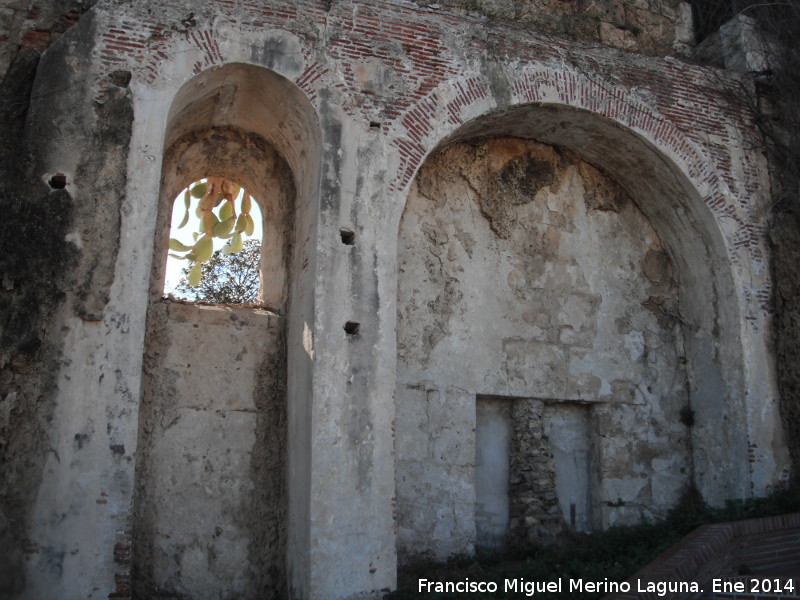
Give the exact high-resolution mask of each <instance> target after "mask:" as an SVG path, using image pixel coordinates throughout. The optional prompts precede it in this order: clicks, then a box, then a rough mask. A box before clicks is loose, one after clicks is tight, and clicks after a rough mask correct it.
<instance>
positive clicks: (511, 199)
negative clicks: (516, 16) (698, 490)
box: [397, 138, 692, 558]
mask: <svg viewBox="0 0 800 600" xmlns="http://www.w3.org/2000/svg"><path fill="white" fill-rule="evenodd" d="M399 246H400V249H399V263H398V272H399V278H398V320H397V331H398V391H397V411H398V427H397V442H398V443H397V456H398V459H397V465H398V468H397V478H398V484H397V487H398V499H399V500H398V521H399V527H400V531H402V532H403V535H402V536H401V538H400V543H401V544H402V545H404V546H407V547H408V549H409V551H411V550H410V549H411V548H415V549H416V551H418V552H421V553H424V552H425V551H428V550H431V551H432V552H434V554H436V555H437V556H438V557H440V558H441V552H442V551H441V549H440V548H438V547H437V549H436V550H435V551H434V550H432V548H433V547H432V546H430V545H428V544H434V543H436V544H439V545H442V544H444V545H446V544H447V542H446V541H445V540H448V539H449V544H450V545H449V546H448V551H449V552H450V553H452V554H456V553H460V552H468V551H470V549H471V544H472V543H474V538H472V537H471V536H470V533H466V534H464V533H455V532H456V531H460V530H461V529H463V528H467V529H468V528H469V525H466V524H468V523H470V522H471V521H472V520H474V515H475V508H474V507H473V506H472V505H471V503H470V502H469V500H468V498H469V496H470V490H469V488H470V486H471V485H472V484H473V479H472V478H471V474H472V468H473V466H474V454H470V453H469V452H465V451H464V448H467V447H468V444H469V442H468V441H467V440H466V439H465V438H469V437H471V436H472V435H473V434H472V433H471V432H470V431H469V428H468V427H459V425H458V424H459V423H461V422H468V421H469V419H470V418H473V419H474V412H475V396H476V395H489V396H505V397H515V398H520V399H523V398H534V399H539V400H548V401H551V402H564V403H589V404H592V405H594V406H595V408H596V409H597V412H593V416H592V417H590V418H591V419H592V420H593V421H594V420H595V419H598V420H600V419H602V420H603V421H604V423H603V425H602V426H600V431H602V436H601V440H602V441H598V443H599V448H598V456H597V457H596V459H595V460H596V465H597V469H598V471H597V473H596V477H598V478H599V481H600V483H599V488H598V489H596V490H595V492H594V498H593V500H592V503H593V508H592V511H593V512H596V513H597V519H596V521H597V526H598V527H600V526H608V525H610V524H621V523H626V522H627V523H633V522H636V521H637V520H638V519H641V518H643V517H652V516H653V515H654V514H658V513H659V511H663V510H665V509H667V508H669V507H670V506H671V505H673V504H674V503H675V502H676V501H677V499H678V497H679V496H680V494H681V493H682V492H683V491H684V490H685V489H686V485H687V483H688V482H689V481H691V477H692V474H691V459H690V447H689V444H690V442H689V430H688V428H687V427H686V425H684V424H683V423H681V420H680V417H679V415H680V411H681V409H684V408H685V409H686V410H689V404H688V394H687V386H688V383H687V376H686V372H685V370H684V364H685V362H686V360H685V356H684V348H683V332H682V323H681V318H680V316H679V312H680V310H679V308H678V299H679V298H678V296H679V290H678V284H677V283H676V281H675V279H673V269H672V263H671V260H670V259H669V256H668V255H667V254H666V252H665V251H664V249H663V247H662V245H661V242H660V240H659V238H658V235H657V234H656V232H655V231H654V229H653V227H652V225H651V224H650V223H649V222H648V220H647V219H646V218H645V217H644V215H643V214H642V213H641V211H640V210H639V209H638V208H637V207H636V205H635V203H634V202H633V201H632V199H631V198H630V196H629V195H628V194H627V193H625V192H624V190H622V189H621V188H620V187H619V186H618V185H617V184H616V183H615V182H614V181H613V180H611V179H610V178H608V177H607V176H604V175H603V174H602V173H601V172H599V171H598V170H597V169H596V168H594V167H592V166H591V165H588V164H587V163H585V162H583V161H581V160H580V159H579V158H578V157H576V156H575V155H573V154H572V153H570V152H565V151H560V150H559V149H557V148H554V147H552V146H545V145H543V144H538V143H535V142H530V141H525V140H520V139H515V138H492V139H484V140H475V141H473V142H470V143H465V142H462V143H458V144H454V145H452V146H449V147H446V148H444V149H443V150H441V151H440V152H438V153H437V154H435V155H434V156H432V157H430V158H429V159H428V160H427V161H426V163H425V165H424V167H423V168H422V170H421V171H420V173H419V175H418V176H417V179H416V180H415V183H414V185H413V186H412V191H411V194H410V196H409V200H408V202H407V204H406V210H405V213H404V215H403V220H402V221H401V225H400V242H399ZM420 388H423V389H426V390H427V394H428V398H429V397H430V395H431V394H432V393H441V392H438V391H439V390H442V391H443V390H449V389H459V390H461V391H462V394H463V396H464V397H466V398H467V400H466V401H465V402H461V403H450V402H447V405H448V406H447V410H444V411H437V412H432V411H430V410H429V409H428V407H429V405H430V403H429V402H425V401H420V400H421V398H420V394H419V392H418V391H417V390H419V389H420ZM407 390H409V391H408V392H407ZM432 390H437V392H432ZM426 399H427V398H426ZM460 411H464V412H465V413H471V415H472V416H471V417H470V416H469V415H467V414H465V415H464V416H463V417H462V416H459V415H458V413H459V412H460ZM520 418H524V416H523V415H522V414H520ZM543 418H544V417H543V415H540V419H543ZM451 424H453V425H455V427H454V429H455V430H456V431H457V434H455V442H456V443H453V444H450V445H446V446H442V445H441V444H440V442H441V440H442V439H447V438H449V437H453V436H454V434H453V433H452V432H451V431H449V430H450V428H451ZM421 432H423V433H422V435H423V437H424V436H425V434H427V435H428V440H429V441H428V443H427V444H421V443H420V442H421V441H422V440H420V439H419V438H420V435H421ZM582 434H583V435H588V432H585V431H584V432H582ZM465 453H466V454H467V456H466V460H464V457H463V454H465ZM531 462H532V461H531ZM426 469H430V470H431V472H432V473H436V475H433V474H431V475H429V476H428V477H425V478H418V477H417V472H418V471H420V470H422V471H425V470H426ZM445 473H447V475H448V476H445ZM431 478H432V479H434V480H435V482H434V483H431V482H430V481H429V480H430V479H431ZM541 487H543V488H546V487H547V486H541ZM454 489H463V490H464V496H465V498H467V500H463V499H462V500H461V501H460V502H455V501H451V502H449V503H446V504H449V508H450V510H449V511H446V515H447V516H446V517H445V519H441V518H440V520H439V523H437V525H436V531H437V532H438V535H430V533H431V532H430V531H428V530H426V529H424V528H421V526H417V525H415V524H414V523H413V521H414V520H417V519H425V518H426V517H424V516H419V515H420V514H421V515H426V514H431V512H433V511H435V510H437V509H438V510H439V512H440V513H441V512H442V511H444V509H443V508H441V506H440V505H441V504H442V497H441V492H446V491H449V490H454ZM435 490H439V493H434V491H435ZM541 491H542V492H544V489H542V490H541ZM473 493H474V492H473ZM585 493H586V492H585V491H584V490H581V489H578V488H577V487H576V488H575V489H574V490H573V492H572V494H573V495H576V496H579V495H585ZM569 494H570V492H568V491H567V490H564V491H563V492H562V498H564V501H565V502H566V503H568V502H569V501H568V500H566V498H567V496H568V495H569ZM550 502H551V505H547V503H545V505H544V506H542V507H540V508H539V510H538V512H539V513H540V514H544V513H546V512H547V509H549V508H551V506H552V504H554V503H553V502H552V498H551V500H550ZM612 503H613V504H615V505H618V506H616V507H615V508H613V509H612V508H610V506H609V505H611V504H612ZM521 512H524V508H523V509H521ZM534 512H536V511H534ZM440 517H441V514H440ZM582 518H584V519H586V516H583V517H582ZM445 520H449V522H450V526H449V530H447V527H446V526H445V525H444V523H443V521H445ZM589 521H590V522H591V521H592V519H591V517H590V518H589ZM406 529H408V531H406ZM525 537H527V535H526V536H525ZM423 540H424V541H423Z"/></svg>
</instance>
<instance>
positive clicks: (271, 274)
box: [132, 64, 321, 599]
mask: <svg viewBox="0 0 800 600" xmlns="http://www.w3.org/2000/svg"><path fill="white" fill-rule="evenodd" d="M167 123H168V126H167V130H166V132H165V136H164V139H165V142H164V154H163V157H164V158H163V165H162V180H161V194H160V204H159V211H158V215H157V223H156V232H155V244H154V246H155V248H154V259H153V272H152V276H151V286H150V304H149V307H148V312H147V331H146V339H145V347H146V348H147V349H148V351H147V352H146V353H145V356H144V367H143V371H144V373H143V385H142V402H141V410H140V413H139V415H140V424H139V439H138V448H139V458H138V461H137V473H136V495H135V499H134V515H133V547H134V551H133V553H132V557H133V558H132V562H133V564H132V572H133V578H132V588H133V593H134V595H135V596H137V597H152V596H154V595H159V594H160V595H165V594H166V595H169V596H175V597H178V596H180V597H184V596H185V597H189V596H191V597H201V596H208V595H214V596H220V597H223V596H224V597H251V596H253V597H255V596H257V597H259V598H265V599H271V598H284V597H286V595H287V589H288V587H289V585H290V584H289V582H288V573H289V571H290V570H291V557H292V553H291V552H290V551H289V550H288V547H289V545H290V544H292V543H296V542H293V541H292V540H293V539H295V540H296V538H297V536H296V535H295V536H294V537H292V535H291V531H292V526H291V524H290V521H291V520H292V519H293V518H294V519H295V522H297V518H296V517H292V511H293V510H300V512H302V509H295V508H294V507H296V506H299V505H302V503H303V501H304V500H303V499H304V494H305V493H306V487H304V483H305V482H304V480H303V478H302V475H300V476H299V477H297V478H292V480H291V481H289V479H288V478H287V476H286V473H287V469H288V466H287V465H288V462H289V461H290V460H294V461H296V462H299V463H300V464H303V463H304V462H305V461H307V457H306V456H305V455H304V453H303V452H304V448H305V445H304V444H302V442H298V439H301V438H302V436H303V435H304V433H303V430H302V428H299V427H297V426H295V427H294V428H293V432H294V438H293V441H294V442H295V444H294V445H292V444H290V443H289V441H288V440H289V436H288V430H289V429H290V425H289V421H290V420H292V419H294V420H295V422H300V423H301V424H302V423H305V422H309V421H310V419H308V418H305V417H306V414H305V413H303V411H304V410H305V408H304V407H305V406H306V405H307V402H306V399H307V398H308V397H309V394H308V392H307V390H308V389H310V384H311V381H310V375H309V374H310V373H311V371H312V370H311V369H310V368H308V366H307V365H306V363H305V362H302V364H301V362H300V361H305V359H306V358H307V354H306V352H305V349H304V348H303V346H302V345H301V344H294V343H293V342H292V341H291V340H294V339H298V338H297V336H294V335H292V331H293V329H292V328H293V327H294V329H295V330H296V329H297V327H298V326H300V327H302V324H303V323H305V322H308V321H309V320H310V317H309V316H308V312H309V310H310V309H309V307H308V304H309V303H308V302H307V301H306V298H308V297H309V296H310V295H308V294H305V295H304V294H302V293H300V292H299V293H298V294H297V295H295V296H293V299H294V300H293V302H292V303H291V304H290V302H289V298H290V293H289V291H290V288H291V289H299V290H302V289H303V286H304V285H306V282H305V281H304V280H303V279H302V278H303V277H304V276H305V271H304V270H303V268H302V265H303V263H304V261H305V260H307V259H308V254H307V252H305V251H304V250H303V249H302V248H301V249H296V246H295V245H294V240H295V238H296V237H297V236H302V238H311V237H313V228H314V227H315V226H316V220H315V219H316V215H315V213H314V209H313V207H314V206H317V204H318V203H316V202H314V201H313V199H312V198H313V194H315V193H316V192H315V190H316V189H317V187H316V182H317V181H318V173H319V169H318V164H319V163H318V158H319V157H318V150H317V149H318V148H319V147H321V144H320V143H319V130H318V125H317V122H316V117H315V113H314V111H313V107H311V106H310V104H309V102H308V100H307V99H306V98H305V97H304V96H303V94H302V92H301V91H300V90H299V89H297V88H296V86H294V84H292V83H291V82H290V81H288V80H286V79H285V78H283V77H281V76H280V75H278V74H277V73H274V72H272V71H269V70H267V69H264V68H260V67H255V66H251V65H242V64H228V65H225V66H222V67H215V68H211V69H208V70H206V71H204V72H203V73H201V74H199V75H197V76H195V77H194V78H193V79H191V80H190V81H188V82H187V83H186V84H184V86H183V87H182V88H181V89H180V90H179V91H178V92H177V94H176V96H175V98H174V100H173V102H172V106H171V107H170V111H169V116H168V119H167ZM212 179H216V180H226V181H228V182H232V183H233V184H234V185H236V186H238V187H240V188H244V190H246V191H247V192H249V193H250V194H251V196H252V201H251V207H250V208H251V211H250V212H249V215H250V217H252V223H249V219H247V221H248V223H247V228H248V229H252V230H253V236H251V237H253V238H254V237H255V232H256V230H257V229H258V225H259V223H260V225H261V229H262V238H261V252H260V265H259V268H258V271H259V279H260V284H259V289H260V291H259V292H258V298H259V300H260V304H261V306H258V307H253V306H247V307H239V306H205V305H203V304H195V303H188V302H175V301H170V300H164V299H163V298H162V293H163V291H164V286H165V283H164V282H165V279H166V278H167V273H166V271H167V267H166V265H167V255H168V253H169V252H170V251H171V250H170V248H169V240H170V237H171V236H170V229H171V225H172V221H173V218H172V214H173V212H174V211H177V212H178V213H179V216H178V217H177V219H178V224H179V223H180V222H181V221H183V218H184V217H185V216H186V205H185V203H184V202H185V201H184V197H185V190H186V188H187V186H189V192H190V195H191V191H192V188H193V187H194V186H193V185H192V184H193V183H197V182H201V183H205V184H209V183H210V182H211V181H212ZM298 195H300V198H301V200H302V201H299V202H298V201H296V199H297V197H298ZM231 196H233V194H231ZM204 197H205V194H200V193H198V198H197V200H200V201H202V198H204ZM176 198H178V200H177V202H175V199H176ZM242 199H243V196H239V195H238V194H236V197H235V198H233V197H229V198H223V199H222V200H220V201H219V202H217V200H219V198H218V197H216V196H214V197H212V198H211V200H210V201H209V202H210V203H211V204H213V207H207V208H210V211H200V212H201V213H203V212H206V213H207V214H206V215H205V218H206V219H211V221H212V222H210V223H203V225H202V229H203V231H202V232H201V231H198V230H199V229H200V228H201V225H199V224H198V225H197V227H195V228H193V229H195V232H194V233H197V234H198V235H197V236H191V233H192V231H191V229H189V230H188V232H189V237H188V238H184V241H182V242H181V244H182V246H180V247H178V248H179V249H178V251H177V252H176V251H175V250H174V249H173V250H172V252H174V253H177V254H179V255H183V256H184V257H186V255H187V254H189V253H192V252H193V253H194V254H195V257H194V258H196V259H200V258H201V256H207V255H208V253H209V251H210V252H211V255H212V256H213V253H214V250H215V248H214V247H213V240H211V244H212V245H211V247H209V242H204V243H203V244H204V246H202V247H198V246H197V244H198V242H199V241H200V240H201V239H203V236H208V235H209V230H210V233H211V234H214V233H218V234H219V235H216V236H214V235H211V236H210V237H223V238H224V237H225V236H226V235H228V234H229V233H230V232H226V231H224V228H223V227H222V226H221V225H219V223H222V222H225V221H229V220H230V219H231V218H232V217H233V214H230V215H228V214H221V212H220V211H221V210H223V208H224V207H225V205H226V202H227V203H230V204H232V206H229V207H228V208H226V209H225V210H226V211H227V210H230V211H231V213H233V212H234V211H235V213H236V215H235V218H233V221H232V222H233V231H234V232H235V231H236V228H237V222H238V221H239V218H240V217H241V215H242V214H243V213H247V212H248V211H246V210H244V207H242ZM190 204H191V206H190V210H189V216H190V217H191V216H192V213H193V211H196V205H195V204H194V203H190ZM256 209H259V210H260V212H261V216H257V214H256ZM212 213H213V214H214V216H213V218H212V217H211V216H210V215H211V214H212ZM198 218H200V219H201V221H202V218H203V217H202V216H201V215H198ZM229 224H230V223H229ZM185 227H188V222H187V225H185ZM215 228H216V229H217V231H216V232H215V231H214V230H215ZM296 230H299V231H300V233H298V234H297V235H296V233H295V231H296ZM172 237H174V236H172ZM242 238H243V239H242V240H241V242H242V246H243V247H244V246H245V244H246V240H245V239H244V236H242ZM229 241H230V238H229V239H226V240H224V241H223V242H222V245H223V247H224V244H226V243H228V242H229ZM180 248H185V249H183V250H181V249H180ZM231 255H232V256H233V255H235V253H233V254H231ZM186 260H187V259H186V258H184V261H186ZM199 262H203V261H199ZM312 272H313V269H312ZM291 411H294V414H292V412H291ZM298 411H299V412H301V413H302V414H301V416H300V418H298V416H297V414H296V413H297V412H298ZM290 457H291V458H290ZM298 470H299V471H301V472H307V470H306V469H298ZM288 488H292V491H291V493H292V494H293V503H290V502H289V500H288V497H289V494H290V491H289V489H288ZM300 525H301V526H302V525H303V523H301V524H300Z"/></svg>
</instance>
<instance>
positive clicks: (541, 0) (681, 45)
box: [420, 0, 694, 55]
mask: <svg viewBox="0 0 800 600" xmlns="http://www.w3.org/2000/svg"><path fill="white" fill-rule="evenodd" d="M420 4H421V5H423V6H432V5H433V6H435V7H439V6H441V7H443V8H446V9H450V10H456V11H463V12H465V13H467V14H472V15H481V16H484V17H485V18H487V19H491V20H496V21H501V22H507V23H509V24H513V25H514V26H517V27H524V28H527V29H532V30H534V31H540V32H547V33H550V34H552V35H555V36H559V37H570V38H574V39H578V40H582V41H585V42H594V43H599V44H603V45H605V46H612V47H614V48H619V49H621V50H626V51H629V52H643V53H645V54H656V55H676V54H677V55H685V54H687V53H688V51H689V49H690V47H691V46H692V45H693V43H694V39H693V32H692V9H691V6H690V4H689V3H688V2H684V1H683V0H635V1H631V0H523V1H521V2H520V1H515V0H442V1H441V2H420Z"/></svg>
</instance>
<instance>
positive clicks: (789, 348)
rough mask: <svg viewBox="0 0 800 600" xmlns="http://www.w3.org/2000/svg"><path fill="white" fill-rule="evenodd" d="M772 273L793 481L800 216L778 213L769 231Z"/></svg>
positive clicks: (797, 460)
mask: <svg viewBox="0 0 800 600" xmlns="http://www.w3.org/2000/svg"><path fill="white" fill-rule="evenodd" d="M771 240H772V250H773V253H772V257H773V262H772V265H773V266H772V268H773V270H774V274H775V313H776V317H775V353H776V358H777V369H778V385H779V386H780V391H781V401H780V407H781V415H782V417H783V423H784V427H785V428H786V440H787V445H788V446H789V451H790V452H791V454H792V460H793V465H794V468H793V472H792V478H793V480H794V481H800V466H798V465H800V369H799V368H798V366H797V365H800V348H798V346H797V340H800V286H798V282H799V281H800V279H798V276H797V269H798V265H800V218H798V217H797V215H796V214H791V213H789V214H781V215H780V217H779V218H778V219H776V221H775V225H774V228H773V230H772V232H771Z"/></svg>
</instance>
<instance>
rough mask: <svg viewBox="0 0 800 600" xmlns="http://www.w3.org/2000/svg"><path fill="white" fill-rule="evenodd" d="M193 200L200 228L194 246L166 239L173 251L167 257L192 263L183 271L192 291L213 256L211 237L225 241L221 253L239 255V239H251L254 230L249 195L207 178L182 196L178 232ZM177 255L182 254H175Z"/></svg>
mask: <svg viewBox="0 0 800 600" xmlns="http://www.w3.org/2000/svg"><path fill="white" fill-rule="evenodd" d="M240 192H242V194H241V196H242V197H241V200H240V204H239V208H240V210H239V214H238V216H237V214H236V200H237V198H238V197H239V195H240ZM195 200H196V201H197V206H196V207H195V215H196V216H197V218H199V219H200V229H199V231H197V232H196V233H194V234H193V236H194V245H192V246H187V245H186V244H184V243H182V242H181V241H179V240H177V239H175V238H170V240H169V249H170V250H172V251H173V252H170V256H172V257H173V258H177V259H181V260H188V261H190V262H191V263H192V264H191V265H190V266H189V267H188V269H184V270H185V271H186V282H187V283H188V285H189V287H193V288H194V287H197V286H198V285H200V283H201V281H202V279H203V276H204V273H206V272H207V269H205V268H204V267H203V264H204V263H206V262H208V261H209V260H210V259H211V257H212V254H214V238H217V239H226V240H228V243H227V244H226V245H225V247H224V249H223V254H226V255H227V254H234V253H237V252H241V250H242V248H243V247H244V246H243V244H244V240H243V237H242V236H251V235H253V231H254V230H255V222H254V221H253V217H252V216H251V215H250V209H251V207H252V199H251V198H250V195H249V194H248V193H247V192H245V191H244V190H242V189H241V188H240V187H239V186H238V185H237V184H236V183H233V182H231V181H228V180H227V179H224V178H222V177H209V178H208V179H206V180H204V181H197V182H195V183H193V184H192V185H190V186H189V187H188V188H186V191H185V192H184V195H183V203H184V209H185V210H184V215H183V218H182V219H181V222H180V224H179V225H178V229H182V228H183V227H185V226H186V224H187V223H188V222H189V211H190V210H191V208H192V203H193V202H194V201H195ZM215 211H216V212H215ZM177 252H184V253H185V254H176V253H177ZM239 302H247V301H239Z"/></svg>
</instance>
